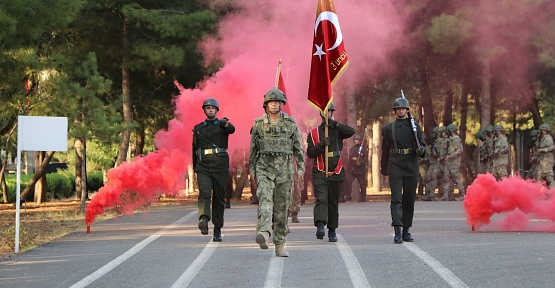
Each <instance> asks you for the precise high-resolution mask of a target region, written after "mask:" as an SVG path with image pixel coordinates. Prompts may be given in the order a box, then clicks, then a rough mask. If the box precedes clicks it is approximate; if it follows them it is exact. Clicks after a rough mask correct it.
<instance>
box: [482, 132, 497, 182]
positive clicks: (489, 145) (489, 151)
mask: <svg viewBox="0 0 555 288" xmlns="http://www.w3.org/2000/svg"><path fill="white" fill-rule="evenodd" d="M485 130H486V141H484V146H485V150H486V155H487V156H486V159H485V162H484V163H485V171H486V172H485V173H491V168H492V160H493V146H494V144H495V142H494V141H495V140H494V136H493V130H494V129H493V126H492V125H488V126H486V129H485Z"/></svg>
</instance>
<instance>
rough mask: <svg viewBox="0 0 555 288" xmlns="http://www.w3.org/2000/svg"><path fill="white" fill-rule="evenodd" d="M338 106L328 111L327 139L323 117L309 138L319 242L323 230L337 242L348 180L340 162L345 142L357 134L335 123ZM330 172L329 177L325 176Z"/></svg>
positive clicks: (332, 240) (308, 150)
mask: <svg viewBox="0 0 555 288" xmlns="http://www.w3.org/2000/svg"><path fill="white" fill-rule="evenodd" d="M334 111H335V105H334V104H333V103H331V105H330V107H329V108H328V115H327V118H328V121H327V122H328V135H329V137H324V135H325V134H324V129H325V125H326V119H325V118H324V115H320V116H322V124H320V125H319V126H318V127H316V128H314V129H312V131H310V134H309V135H308V141H307V142H308V148H307V155H308V158H311V159H314V167H313V168H312V180H313V182H314V191H315V194H316V204H315V205H314V226H316V238H317V239H324V235H325V231H324V226H326V225H327V227H328V240H329V241H330V242H337V234H336V232H335V229H336V228H337V227H338V226H339V198H340V197H341V190H342V188H343V181H344V180H345V178H346V175H345V174H346V173H345V169H343V160H342V159H341V150H342V149H343V139H347V138H349V137H351V136H353V134H355V129H354V128H353V127H351V126H348V125H345V124H343V123H340V122H338V121H336V120H334V119H333V113H334ZM326 146H328V147H329V148H328V149H329V150H328V155H324V153H325V147H326ZM326 156H327V157H328V165H329V166H328V167H327V171H326V167H325V164H324V161H325V160H324V157H326ZM326 172H327V174H326Z"/></svg>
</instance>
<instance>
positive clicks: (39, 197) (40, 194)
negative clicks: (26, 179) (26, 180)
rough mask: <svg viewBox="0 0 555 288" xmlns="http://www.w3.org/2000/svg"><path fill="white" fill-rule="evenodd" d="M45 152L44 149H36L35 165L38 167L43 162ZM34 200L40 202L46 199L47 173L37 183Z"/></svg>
mask: <svg viewBox="0 0 555 288" xmlns="http://www.w3.org/2000/svg"><path fill="white" fill-rule="evenodd" d="M45 154H46V153H45V152H44V151H35V153H34V155H35V167H38V166H39V165H40V164H41V163H42V161H43V159H44V157H45ZM34 200H35V202H37V203H38V204H40V203H42V202H45V200H46V173H44V174H43V175H42V176H41V177H40V179H39V180H38V181H37V183H36V184H35V195H34Z"/></svg>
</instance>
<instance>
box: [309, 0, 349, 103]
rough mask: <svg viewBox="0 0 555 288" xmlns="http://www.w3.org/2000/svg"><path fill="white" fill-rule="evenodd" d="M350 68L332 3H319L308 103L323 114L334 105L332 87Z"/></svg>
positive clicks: (327, 0)
mask: <svg viewBox="0 0 555 288" xmlns="http://www.w3.org/2000/svg"><path fill="white" fill-rule="evenodd" d="M348 64H349V58H348V57H347V51H346V50H345V46H344V43H343V34H342V33H341V27H340V26H339V19H338V17H337V14H335V6H334V4H333V0H318V6H317V9H316V22H315V24H314V42H313V47H312V64H311V67H310V83H309V86H308V101H309V102H310V103H311V104H312V105H314V106H315V107H316V108H318V110H320V112H321V113H323V111H324V110H325V109H326V108H327V107H329V105H330V104H331V101H332V98H333V94H332V88H333V85H335V83H336V82H337V80H338V79H339V77H340V76H341V74H342V73H343V72H344V71H345V69H347V65H348Z"/></svg>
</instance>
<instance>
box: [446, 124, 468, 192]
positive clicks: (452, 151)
mask: <svg viewBox="0 0 555 288" xmlns="http://www.w3.org/2000/svg"><path fill="white" fill-rule="evenodd" d="M457 130H459V128H458V127H457V126H456V125H455V124H449V125H448V126H447V131H449V133H450V134H451V139H450V141H449V147H448V149H447V155H445V162H446V167H447V169H446V171H447V176H448V177H449V186H450V187H449V193H450V194H451V193H454V191H451V187H453V186H455V185H456V186H457V187H458V188H459V198H458V199H457V200H459V201H462V200H463V199H464V195H465V194H466V189H465V187H464V185H463V183H462V181H461V178H460V174H459V171H460V168H461V156H462V154H463V145H462V141H461V138H460V137H459V135H457ZM453 189H454V188H453ZM454 198H455V196H454V195H449V200H451V199H454Z"/></svg>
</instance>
